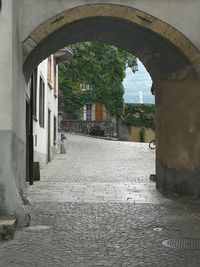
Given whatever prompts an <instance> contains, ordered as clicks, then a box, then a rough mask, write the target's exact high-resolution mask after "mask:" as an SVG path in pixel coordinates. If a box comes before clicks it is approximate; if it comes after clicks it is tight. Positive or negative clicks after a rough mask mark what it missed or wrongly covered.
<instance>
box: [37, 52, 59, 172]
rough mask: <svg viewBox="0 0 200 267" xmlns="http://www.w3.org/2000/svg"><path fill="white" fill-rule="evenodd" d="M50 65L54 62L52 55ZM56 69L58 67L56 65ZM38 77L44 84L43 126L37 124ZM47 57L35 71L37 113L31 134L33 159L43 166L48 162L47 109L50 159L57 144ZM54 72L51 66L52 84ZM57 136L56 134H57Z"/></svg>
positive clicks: (55, 99) (55, 102) (54, 101)
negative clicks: (49, 128)
mask: <svg viewBox="0 0 200 267" xmlns="http://www.w3.org/2000/svg"><path fill="white" fill-rule="evenodd" d="M51 58H52V66H53V64H54V59H53V56H51ZM56 70H58V67H57V66H56ZM40 77H41V78H42V79H43V82H44V84H45V104H44V105H45V113H44V128H43V127H41V126H40V125H39V95H40V94H39V87H40ZM47 77H48V59H45V60H44V61H42V62H41V63H40V65H39V66H38V72H37V112H36V113H37V115H36V119H37V120H34V121H33V135H34V161H39V162H40V166H41V167H42V166H44V165H45V164H47V162H48V157H47V153H48V110H50V111H51V123H50V124H51V133H50V136H51V144H50V145H51V159H52V158H53V157H54V156H55V154H56V150H57V145H56V146H54V140H53V137H54V128H53V126H54V116H56V118H58V97H57V96H56V97H55V95H54V88H51V86H50V85H49V83H48V79H47ZM53 78H54V74H53V67H52V84H53V85H54V80H53ZM56 87H57V89H56V91H57V92H58V73H56ZM57 136H58V135H57Z"/></svg>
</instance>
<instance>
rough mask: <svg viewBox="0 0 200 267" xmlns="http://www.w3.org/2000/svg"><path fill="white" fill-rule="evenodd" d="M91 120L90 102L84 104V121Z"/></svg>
mask: <svg viewBox="0 0 200 267" xmlns="http://www.w3.org/2000/svg"><path fill="white" fill-rule="evenodd" d="M91 120H92V104H87V105H86V121H91Z"/></svg>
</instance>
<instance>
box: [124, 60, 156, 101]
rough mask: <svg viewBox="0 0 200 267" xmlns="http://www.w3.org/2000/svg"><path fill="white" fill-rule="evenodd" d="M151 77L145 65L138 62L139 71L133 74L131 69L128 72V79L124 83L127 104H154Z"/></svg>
mask: <svg viewBox="0 0 200 267" xmlns="http://www.w3.org/2000/svg"><path fill="white" fill-rule="evenodd" d="M151 84H152V81H151V77H150V75H149V73H148V72H147V71H146V69H145V67H144V66H143V64H142V63H141V62H140V61H139V60H138V71H137V72H135V73H133V72H132V70H131V69H130V68H127V70H126V78H125V79H124V81H123V85H124V89H125V94H124V101H125V103H141V102H143V103H154V96H153V95H152V94H151V91H150V90H151Z"/></svg>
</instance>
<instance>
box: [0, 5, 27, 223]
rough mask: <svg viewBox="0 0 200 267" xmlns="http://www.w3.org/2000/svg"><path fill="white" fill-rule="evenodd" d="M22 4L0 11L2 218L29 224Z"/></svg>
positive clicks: (0, 175) (0, 204)
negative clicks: (25, 205) (12, 217)
mask: <svg viewBox="0 0 200 267" xmlns="http://www.w3.org/2000/svg"><path fill="white" fill-rule="evenodd" d="M20 10H21V7H20V3H19V2H17V1H12V0H7V1H3V5H2V10H1V11H0V35H1V42H0V59H1V60H0V79H1V84H0V91H1V99H0V109H1V112H0V113H1V115H0V125H1V126H0V147H1V150H0V215H1V214H5V215H16V216H17V218H18V222H19V224H22V223H25V224H27V223H28V217H27V215H26V212H25V210H24V208H23V204H22V200H21V196H22V195H23V194H24V191H25V175H24V174H25V97H26V94H25V91H26V86H25V83H24V78H23V74H22V54H21V46H20V39H19V36H20V25H21V23H20V22H21V14H20Z"/></svg>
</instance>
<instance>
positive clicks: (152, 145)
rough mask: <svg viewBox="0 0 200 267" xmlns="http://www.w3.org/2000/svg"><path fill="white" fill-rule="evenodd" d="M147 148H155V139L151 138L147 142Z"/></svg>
mask: <svg viewBox="0 0 200 267" xmlns="http://www.w3.org/2000/svg"><path fill="white" fill-rule="evenodd" d="M149 148H150V149H155V148H156V140H155V139H154V140H151V142H150V143H149Z"/></svg>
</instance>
